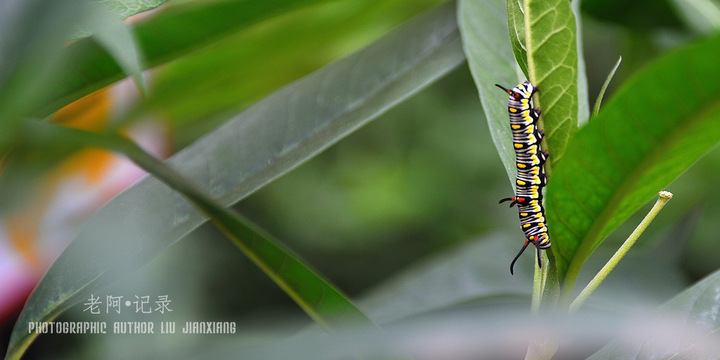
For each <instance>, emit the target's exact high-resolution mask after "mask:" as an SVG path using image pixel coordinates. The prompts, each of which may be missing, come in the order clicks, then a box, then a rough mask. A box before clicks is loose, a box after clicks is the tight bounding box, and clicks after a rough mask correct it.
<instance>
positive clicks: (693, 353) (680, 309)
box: [588, 271, 720, 360]
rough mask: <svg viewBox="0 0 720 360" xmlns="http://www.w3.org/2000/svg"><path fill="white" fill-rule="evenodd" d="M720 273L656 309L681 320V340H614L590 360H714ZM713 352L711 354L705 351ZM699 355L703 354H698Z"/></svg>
mask: <svg viewBox="0 0 720 360" xmlns="http://www.w3.org/2000/svg"><path fill="white" fill-rule="evenodd" d="M718 294H720V271H716V272H714V273H713V274H711V275H709V276H708V277H706V278H705V279H703V280H702V281H700V282H698V283H697V284H695V285H693V286H692V287H690V288H688V289H687V290H685V291H683V292H682V293H680V294H678V295H677V296H675V297H674V298H672V299H671V300H670V301H668V302H666V303H665V304H663V305H662V306H660V308H659V309H658V311H657V312H658V313H659V314H660V315H661V316H664V317H667V318H677V319H678V320H683V323H679V324H678V325H680V326H681V329H682V331H683V332H684V333H685V334H686V336H684V338H672V339H668V338H666V337H650V338H647V339H644V341H642V342H635V343H633V344H627V342H621V341H614V342H612V343H610V344H608V345H606V346H605V347H603V348H602V349H601V350H600V351H598V352H597V353H595V354H593V356H591V357H589V358H588V359H589V360H602V359H647V358H648V356H650V355H652V356H651V357H652V358H653V359H709V358H717V355H718V353H717V351H718V350H717V347H718V336H717V334H718V332H720V322H718V310H717V309H718V308H719V307H720V297H719V296H718ZM708 349H712V350H713V352H708V351H707V350H708ZM701 354H704V356H703V355H701Z"/></svg>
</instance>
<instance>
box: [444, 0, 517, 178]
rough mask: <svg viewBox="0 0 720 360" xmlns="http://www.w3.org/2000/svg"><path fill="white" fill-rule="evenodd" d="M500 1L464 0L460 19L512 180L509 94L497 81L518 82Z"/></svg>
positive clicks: (491, 125)
mask: <svg viewBox="0 0 720 360" xmlns="http://www.w3.org/2000/svg"><path fill="white" fill-rule="evenodd" d="M506 14H507V13H506V10H505V6H504V5H503V4H502V2H500V1H491V0H460V1H459V2H458V21H459V25H460V33H461V34H462V37H463V47H464V50H465V54H466V56H467V58H468V63H469V65H470V71H471V72H472V75H473V79H474V80H475V86H476V87H477V89H478V93H479V96H480V102H481V103H482V106H483V111H485V117H486V118H487V121H488V127H489V128H490V135H491V136H492V139H493V142H494V143H495V147H496V148H497V149H498V154H499V155H500V159H501V160H502V163H503V165H504V166H505V170H506V171H507V174H508V178H509V179H510V183H511V184H514V183H515V151H514V150H513V148H512V133H511V132H510V124H509V123H508V115H507V94H504V93H503V92H502V91H500V90H498V88H497V87H495V84H501V85H503V86H506V87H508V86H515V85H516V84H517V83H518V78H517V75H516V73H515V61H514V59H513V53H512V50H511V48H510V46H508V43H507V40H508V39H507V15H506Z"/></svg>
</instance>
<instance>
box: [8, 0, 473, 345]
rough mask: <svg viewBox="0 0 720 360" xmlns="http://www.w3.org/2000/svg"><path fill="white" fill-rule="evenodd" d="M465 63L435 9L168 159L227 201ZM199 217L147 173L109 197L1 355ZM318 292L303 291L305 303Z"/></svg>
mask: <svg viewBox="0 0 720 360" xmlns="http://www.w3.org/2000/svg"><path fill="white" fill-rule="evenodd" d="M463 60H464V56H463V54H462V51H461V47H460V36H459V33H458V30H457V24H456V22H455V9H454V8H453V7H452V6H442V7H440V8H438V9H437V10H435V11H433V12H432V13H430V14H427V15H424V16H421V17H419V18H417V19H416V20H414V21H411V22H409V23H407V24H405V25H403V26H402V27H400V28H398V29H396V30H395V31H393V32H392V33H391V34H388V35H387V36H385V37H384V38H382V39H381V40H379V41H377V42H376V43H374V44H373V45H371V46H369V47H367V48H366V49H364V50H362V51H359V52H358V53H356V54H353V55H352V56H349V57H347V58H345V59H343V60H340V61H338V62H336V63H333V64H331V65H329V66H326V67H325V68H323V69H321V70H319V71H317V72H315V73H313V74H311V75H309V76H307V77H305V78H303V79H301V80H299V81H296V82H294V83H292V84H289V85H288V86H286V87H285V88H283V89H281V90H280V91H278V92H276V93H274V94H272V95H271V96H269V97H267V98H266V99H264V100H262V101H260V102H258V103H257V104H255V105H254V106H252V107H250V108H249V109H247V110H246V111H244V112H242V113H240V114H238V115H237V116H236V117H234V118H233V119H231V120H230V121H228V122H227V123H225V124H224V125H223V126H221V127H220V128H218V129H216V130H215V131H213V132H212V133H210V134H208V135H207V136H205V137H203V138H202V139H200V140H198V141H197V142H195V143H194V144H193V145H191V146H189V147H187V148H186V149H184V150H183V151H181V152H180V153H178V154H176V155H175V156H174V157H173V158H172V159H170V160H169V161H168V165H169V166H171V167H172V168H174V169H176V171H177V172H179V173H181V175H182V176H183V177H184V178H186V179H188V181H190V182H192V183H193V184H197V185H198V186H200V187H201V188H202V189H204V191H207V192H208V193H210V195H212V196H213V197H214V198H215V201H217V202H218V204H219V206H228V205H231V204H234V203H236V202H237V201H239V200H241V199H242V198H244V197H246V196H247V195H249V194H250V193H252V192H254V191H255V190H257V189H259V188H261V187H262V186H264V185H266V184H268V183H269V182H270V181H272V180H273V179H275V178H277V177H279V176H281V175H282V174H284V173H286V172H288V171H290V170H291V169H293V168H295V167H297V166H298V165H300V164H301V163H303V162H304V161H306V160H308V159H309V158H311V157H312V156H314V155H316V154H317V153H319V152H320V151H322V150H323V149H325V148H327V147H329V146H330V145H332V144H333V143H335V142H337V141H339V140H340V139H341V138H343V137H344V136H346V135H348V134H350V133H351V132H353V131H354V130H356V129H358V128H359V127H360V126H362V125H363V124H365V123H367V122H369V121H371V120H373V119H374V118H376V117H377V116H379V115H380V114H381V113H383V112H384V111H386V110H387V109H389V108H390V107H392V106H393V105H394V104H396V103H398V102H400V101H402V100H403V99H406V98H407V97H409V96H411V95H413V94H415V93H416V92H418V91H419V90H421V89H422V88H424V87H425V86H427V85H428V84H430V83H431V82H433V81H434V80H435V79H437V78H438V77H440V76H442V75H444V74H445V73H447V72H448V71H450V70H452V69H453V68H455V67H456V66H458V65H459V64H461V63H462V61H463ZM205 221H207V217H206V216H204V215H203V214H202V213H201V212H200V211H199V210H197V209H196V208H195V207H194V206H192V204H190V203H189V202H188V201H187V200H186V199H185V198H184V197H183V196H182V195H180V194H178V193H176V192H174V191H173V190H171V189H170V188H168V187H167V186H165V185H163V184H162V183H161V182H160V181H158V180H157V179H156V178H153V177H149V178H145V179H144V180H142V181H140V182H138V183H137V184H135V185H134V186H133V187H132V188H130V189H129V190H127V191H125V192H123V193H121V194H120V195H118V196H117V197H115V198H114V199H113V200H112V201H110V202H109V203H108V204H107V205H106V206H104V207H103V208H102V209H100V210H99V211H98V212H97V213H96V214H95V215H94V216H93V217H92V218H91V219H90V220H89V221H88V222H87V223H86V224H85V226H84V227H83V229H82V230H81V232H80V234H79V235H78V237H77V238H76V239H75V241H73V242H72V243H71V244H70V245H69V246H68V247H67V249H66V250H65V251H64V252H63V253H62V254H61V255H60V257H59V258H58V259H57V261H56V262H55V263H54V264H53V265H52V267H51V268H50V269H49V270H48V272H47V273H46V275H45V277H44V278H43V279H42V280H41V282H40V283H39V284H38V286H37V287H36V289H35V290H34V292H33V295H32V296H31V297H30V299H29V300H28V302H27V304H26V306H25V309H24V310H23V312H22V314H21V315H20V319H19V320H18V322H17V323H16V327H15V329H14V330H13V334H12V337H11V340H10V347H9V350H8V355H7V358H9V359H15V358H18V357H19V356H21V355H22V353H23V352H24V350H25V349H26V347H27V346H28V345H29V343H30V342H31V341H32V339H33V338H34V337H35V336H36V335H34V334H28V333H27V323H28V322H31V321H49V320H51V319H53V318H55V317H56V316H58V315H59V314H60V313H62V312H63V311H65V310H66V309H68V308H70V307H71V306H73V305H74V304H76V303H77V302H79V301H81V300H83V299H85V298H87V296H89V294H91V293H92V292H93V291H98V290H99V289H101V288H103V287H104V286H106V285H108V284H109V283H110V282H111V281H113V280H114V279H116V278H118V277H121V276H123V274H124V273H126V272H129V271H132V270H133V269H136V268H138V267H140V266H142V265H143V264H145V263H147V262H148V261H150V260H151V259H153V258H154V257H155V256H157V255H158V254H160V253H161V252H162V251H163V250H165V249H166V248H167V247H168V246H170V245H172V244H173V243H175V242H177V241H179V240H180V239H181V238H182V237H184V236H185V235H187V234H188V233H189V232H191V231H192V230H194V229H195V228H197V227H198V226H200V225H201V224H203V223H204V222H205ZM262 243H263V242H259V243H256V244H258V247H257V248H255V249H254V250H253V251H255V252H256V254H249V255H250V256H251V257H252V256H258V257H260V258H261V259H263V260H264V261H267V262H268V263H271V264H273V263H274V260H276V259H279V257H278V253H277V252H276V251H270V252H269V253H266V252H264V251H263V249H267V248H266V247H264V246H263V247H260V245H261V244H262ZM279 276H281V277H290V276H294V273H283V274H280V275H279ZM303 276H305V275H303ZM299 279H300V278H298V279H286V280H287V281H289V282H293V281H295V280H299ZM316 290H317V289H308V290H307V293H303V294H302V296H304V297H306V300H307V301H308V302H312V301H314V300H312V299H313V296H315V295H316V293H314V291H316ZM291 295H292V294H291Z"/></svg>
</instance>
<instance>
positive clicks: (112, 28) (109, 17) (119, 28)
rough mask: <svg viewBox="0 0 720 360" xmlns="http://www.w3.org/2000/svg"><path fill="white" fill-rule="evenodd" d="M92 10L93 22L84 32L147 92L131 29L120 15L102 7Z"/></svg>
mask: <svg viewBox="0 0 720 360" xmlns="http://www.w3.org/2000/svg"><path fill="white" fill-rule="evenodd" d="M92 10H93V13H92V17H91V18H90V19H91V21H89V24H88V25H87V26H86V28H85V29H82V30H87V31H89V32H90V33H91V34H92V35H93V37H94V38H95V40H97V42H98V43H99V44H100V45H101V46H102V47H104V48H105V50H106V51H107V52H109V53H110V54H111V55H112V57H113V59H114V60H115V61H116V62H117V63H118V64H119V65H120V68H122V69H123V71H124V73H125V74H127V75H130V76H132V77H133V78H134V79H135V82H136V83H137V84H138V85H139V86H140V89H141V90H142V91H143V92H145V90H146V89H147V86H146V84H145V80H144V79H143V77H142V71H143V69H144V68H145V66H144V64H143V60H142V55H141V54H140V49H139V48H138V44H137V43H136V41H135V38H134V37H133V34H132V32H131V29H130V28H129V27H128V26H126V25H125V24H124V23H123V21H122V18H121V16H120V15H118V14H116V13H113V12H111V11H110V10H108V9H106V8H104V7H102V6H93V7H92Z"/></svg>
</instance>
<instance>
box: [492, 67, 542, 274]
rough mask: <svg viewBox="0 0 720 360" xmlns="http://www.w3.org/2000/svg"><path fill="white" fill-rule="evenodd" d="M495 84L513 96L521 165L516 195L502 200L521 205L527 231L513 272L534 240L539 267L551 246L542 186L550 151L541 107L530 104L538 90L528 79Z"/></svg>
mask: <svg viewBox="0 0 720 360" xmlns="http://www.w3.org/2000/svg"><path fill="white" fill-rule="evenodd" d="M495 86H497V87H499V88H501V89H503V91H505V92H506V93H507V94H508V95H509V100H508V114H509V115H510V129H511V130H512V134H513V148H514V149H515V165H516V166H517V177H516V178H515V196H513V197H509V198H504V199H502V200H500V203H503V202H506V201H512V202H511V203H510V207H513V206H514V205H517V206H518V215H519V216H520V228H521V229H522V231H523V233H524V234H525V244H524V245H523V247H522V249H520V252H518V254H517V255H516V256H515V259H513V261H512V263H510V274H512V273H513V266H515V262H516V261H517V259H518V258H519V257H520V255H522V253H523V251H525V249H526V248H527V246H528V244H530V243H532V244H533V245H535V248H536V249H537V261H538V266H539V267H542V263H541V261H540V250H541V249H549V248H550V237H549V236H548V229H547V226H546V224H545V208H544V207H543V203H542V199H543V195H542V189H543V187H544V186H545V185H546V184H547V177H546V176H545V169H544V168H543V164H545V161H546V160H547V157H548V154H547V153H546V152H544V151H542V150H541V149H540V141H541V140H542V138H543V136H544V135H545V133H544V132H543V131H542V130H539V129H538V128H537V123H538V120H540V109H533V108H532V106H531V103H530V98H531V97H532V96H533V94H535V93H536V92H537V90H538V89H537V88H536V87H535V86H534V85H533V84H531V83H530V82H528V81H525V82H523V83H522V84H520V85H518V86H516V87H514V88H512V89H510V90H508V89H506V88H504V87H502V86H500V85H498V84H495Z"/></svg>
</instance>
